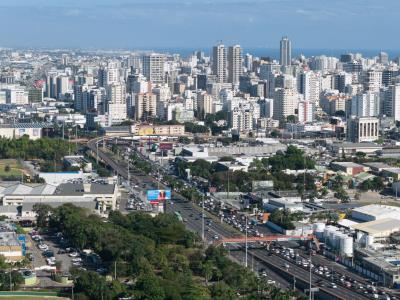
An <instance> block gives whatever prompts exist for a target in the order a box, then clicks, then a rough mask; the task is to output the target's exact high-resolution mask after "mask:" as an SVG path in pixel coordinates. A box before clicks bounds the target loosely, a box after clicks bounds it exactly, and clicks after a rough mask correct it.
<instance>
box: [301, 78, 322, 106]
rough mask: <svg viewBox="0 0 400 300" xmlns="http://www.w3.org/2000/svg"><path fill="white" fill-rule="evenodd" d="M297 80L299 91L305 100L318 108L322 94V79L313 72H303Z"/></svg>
mask: <svg viewBox="0 0 400 300" xmlns="http://www.w3.org/2000/svg"><path fill="white" fill-rule="evenodd" d="M297 79H298V80H297V90H298V91H299V93H300V94H303V95H304V100H305V101H311V102H312V103H315V104H316V105H317V106H318V105H319V95H320V92H321V84H320V77H319V76H318V75H317V74H316V73H314V72H313V71H303V72H301V73H300V74H299V76H298V77H297Z"/></svg>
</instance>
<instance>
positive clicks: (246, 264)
mask: <svg viewBox="0 0 400 300" xmlns="http://www.w3.org/2000/svg"><path fill="white" fill-rule="evenodd" d="M245 266H246V268H247V215H246V263H245Z"/></svg>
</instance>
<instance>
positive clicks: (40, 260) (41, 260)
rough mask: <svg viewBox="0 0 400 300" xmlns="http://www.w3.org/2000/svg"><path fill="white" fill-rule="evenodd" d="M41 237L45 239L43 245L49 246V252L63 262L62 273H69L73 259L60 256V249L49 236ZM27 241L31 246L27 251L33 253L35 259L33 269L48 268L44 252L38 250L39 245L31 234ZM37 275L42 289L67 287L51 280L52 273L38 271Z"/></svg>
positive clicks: (65, 255)
mask: <svg viewBox="0 0 400 300" xmlns="http://www.w3.org/2000/svg"><path fill="white" fill-rule="evenodd" d="M41 237H42V238H43V243H45V244H46V245H48V246H49V250H51V251H53V253H54V257H55V258H56V260H58V261H61V272H62V273H68V272H69V269H70V267H71V258H70V257H69V256H68V255H67V254H58V251H59V250H60V247H59V246H58V245H57V244H56V243H55V242H54V240H53V239H51V238H50V237H49V236H46V235H41ZM27 241H28V243H29V244H30V245H31V246H30V247H29V248H28V249H27V253H31V254H32V256H33V258H34V259H33V261H32V269H35V268H39V267H41V266H47V263H46V259H45V257H43V255H42V253H43V252H42V251H41V250H40V249H39V248H38V243H37V242H35V241H34V240H32V238H31V236H30V235H29V234H28V235H27ZM36 275H37V277H38V279H39V280H40V283H39V286H40V287H42V288H46V287H63V286H65V285H62V284H60V283H58V282H55V281H53V280H52V279H51V272H48V271H43V270H38V271H36Z"/></svg>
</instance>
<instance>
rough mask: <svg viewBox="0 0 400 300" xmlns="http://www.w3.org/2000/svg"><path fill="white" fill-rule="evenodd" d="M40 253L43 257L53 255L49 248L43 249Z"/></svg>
mask: <svg viewBox="0 0 400 300" xmlns="http://www.w3.org/2000/svg"><path fill="white" fill-rule="evenodd" d="M42 255H43V256H44V257H54V252H53V251H51V250H45V251H43V253H42Z"/></svg>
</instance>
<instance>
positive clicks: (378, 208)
mask: <svg viewBox="0 0 400 300" xmlns="http://www.w3.org/2000/svg"><path fill="white" fill-rule="evenodd" d="M353 212H358V213H361V214H366V215H372V216H375V217H376V218H381V219H382V218H384V217H385V216H387V215H390V214H394V215H395V214H400V207H396V206H389V205H381V204H370V205H365V206H361V207H357V208H354V209H353Z"/></svg>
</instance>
